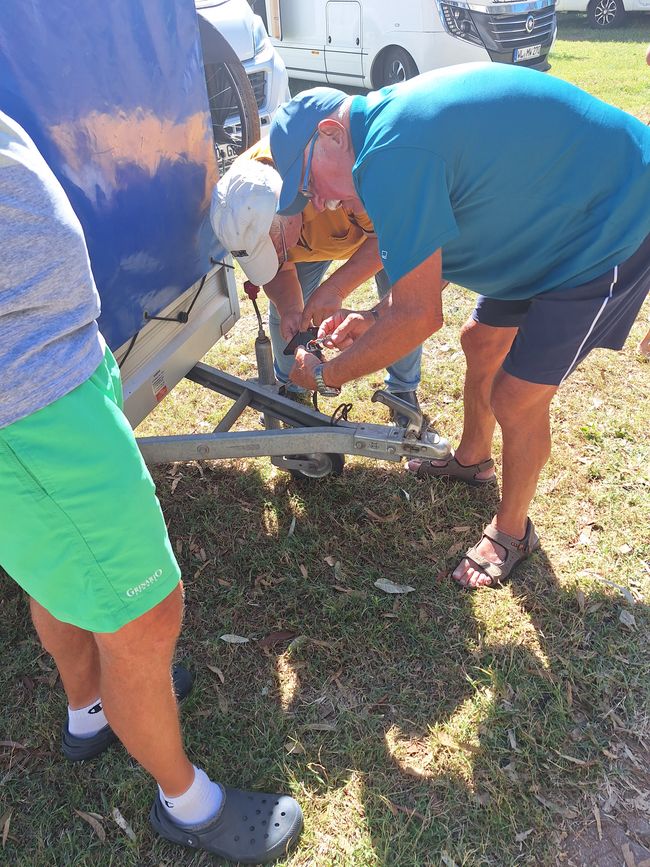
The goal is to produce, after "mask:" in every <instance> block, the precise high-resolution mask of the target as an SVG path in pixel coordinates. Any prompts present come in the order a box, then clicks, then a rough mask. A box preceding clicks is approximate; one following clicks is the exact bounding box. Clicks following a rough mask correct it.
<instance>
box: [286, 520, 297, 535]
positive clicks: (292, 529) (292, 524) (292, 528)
mask: <svg viewBox="0 0 650 867" xmlns="http://www.w3.org/2000/svg"><path fill="white" fill-rule="evenodd" d="M295 529H296V516H295V515H294V516H293V518H292V519H291V524H289V532H288V533H287V536H293V531H294V530H295Z"/></svg>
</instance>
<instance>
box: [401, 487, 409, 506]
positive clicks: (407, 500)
mask: <svg viewBox="0 0 650 867" xmlns="http://www.w3.org/2000/svg"><path fill="white" fill-rule="evenodd" d="M400 491H401V492H402V493H403V494H404V497H405V498H406V502H407V503H410V502H411V495H410V494H409V492H408V491H405V490H404V488H400Z"/></svg>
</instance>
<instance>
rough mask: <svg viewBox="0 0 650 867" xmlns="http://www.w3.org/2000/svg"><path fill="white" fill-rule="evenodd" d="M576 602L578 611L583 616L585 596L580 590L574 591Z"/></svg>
mask: <svg viewBox="0 0 650 867" xmlns="http://www.w3.org/2000/svg"><path fill="white" fill-rule="evenodd" d="M576 600H577V602H578V608H579V609H580V613H581V614H584V613H585V602H586V598H585V594H584V593H583V592H582V590H580V589H578V590H576Z"/></svg>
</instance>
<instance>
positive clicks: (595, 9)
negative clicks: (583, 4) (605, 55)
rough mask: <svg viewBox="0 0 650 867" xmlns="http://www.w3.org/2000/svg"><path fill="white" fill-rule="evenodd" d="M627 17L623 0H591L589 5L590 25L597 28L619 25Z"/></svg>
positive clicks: (588, 17) (602, 28)
mask: <svg viewBox="0 0 650 867" xmlns="http://www.w3.org/2000/svg"><path fill="white" fill-rule="evenodd" d="M623 18H625V7H624V6H623V2H622V0H591V3H590V4H589V6H587V19H588V21H589V25H590V26H591V27H593V28H594V29H595V30H606V29H608V28H609V27H617V26H619V25H620V24H621V23H622V21H623Z"/></svg>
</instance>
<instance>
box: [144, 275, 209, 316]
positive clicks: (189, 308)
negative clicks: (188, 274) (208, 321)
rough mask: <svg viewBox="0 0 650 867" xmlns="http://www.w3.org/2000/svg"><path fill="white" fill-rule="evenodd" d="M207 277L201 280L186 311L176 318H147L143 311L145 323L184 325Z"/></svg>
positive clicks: (204, 276) (178, 314)
mask: <svg viewBox="0 0 650 867" xmlns="http://www.w3.org/2000/svg"><path fill="white" fill-rule="evenodd" d="M207 276H208V275H207V274H204V275H203V279H202V280H201V285H200V286H199V288H198V289H197V290H196V294H195V295H194V298H193V299H192V303H191V304H190V306H189V307H188V308H187V310H181V311H180V312H179V313H177V314H176V316H149V314H148V313H147V311H146V310H145V311H144V318H145V319H146V320H147V322H149V321H151V320H155V321H156V322H180V323H181V325H185V324H186V323H187V322H189V319H190V313H191V312H192V307H194V305H195V304H196V299H197V298H198V297H199V295H200V294H201V289H203V287H204V285H205V279H206V277H207Z"/></svg>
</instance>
